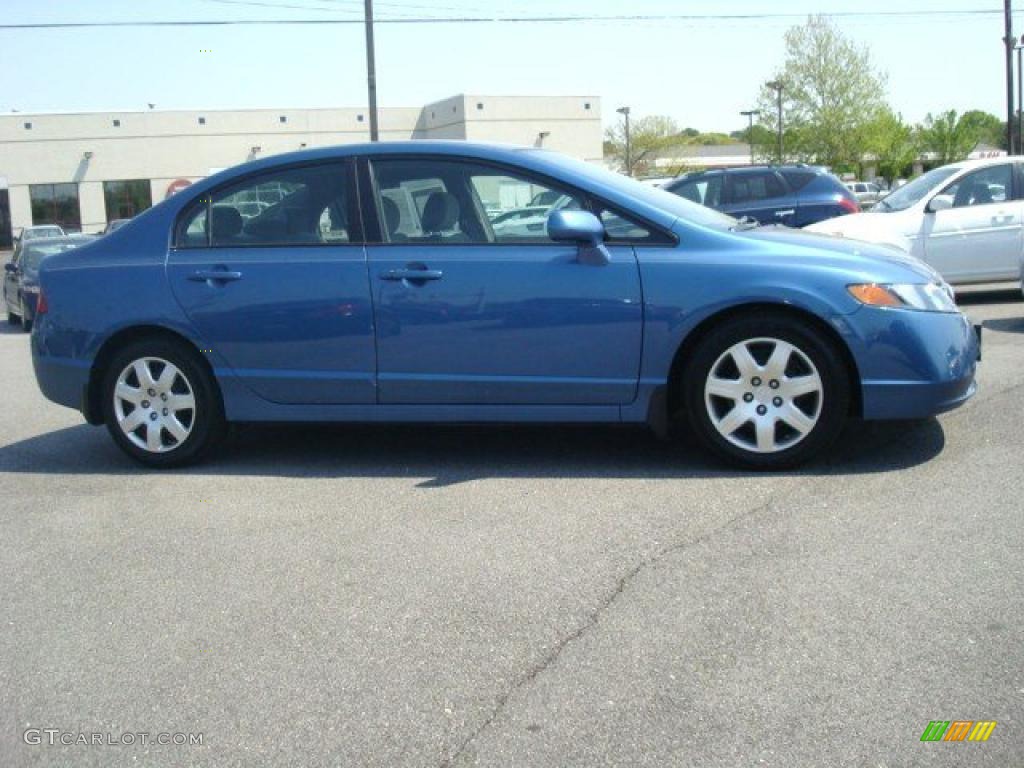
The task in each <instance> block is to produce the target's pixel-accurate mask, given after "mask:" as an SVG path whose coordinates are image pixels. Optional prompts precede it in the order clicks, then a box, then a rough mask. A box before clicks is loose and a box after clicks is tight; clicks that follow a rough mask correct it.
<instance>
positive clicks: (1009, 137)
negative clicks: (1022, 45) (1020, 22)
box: [1003, 0, 1018, 155]
mask: <svg viewBox="0 0 1024 768" xmlns="http://www.w3.org/2000/svg"><path fill="white" fill-rule="evenodd" d="M1011 5H1012V2H1011V0H1003V24H1004V26H1005V27H1006V34H1005V35H1004V36H1003V45H1005V46H1006V149H1007V152H1008V153H1009V154H1011V155H1014V154H1017V153H1018V152H1015V151H1014V146H1013V44H1014V42H1015V40H1014V39H1013V9H1012V8H1011Z"/></svg>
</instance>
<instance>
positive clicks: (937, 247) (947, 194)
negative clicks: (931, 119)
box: [922, 162, 1024, 282]
mask: <svg viewBox="0 0 1024 768" xmlns="http://www.w3.org/2000/svg"><path fill="white" fill-rule="evenodd" d="M1013 177H1014V174H1013V163H1010V162H1006V163H1000V164H998V165H990V166H987V167H985V168H981V169H979V170H977V171H974V172H972V173H968V174H965V175H964V176H961V177H960V178H958V179H957V180H956V181H954V182H953V183H952V184H950V185H949V186H947V187H945V188H944V189H943V190H942V191H941V192H940V193H939V195H937V196H936V197H940V196H942V197H944V198H945V199H946V200H948V201H950V202H951V203H952V207H951V208H947V209H943V210H939V211H935V212H930V213H928V212H926V213H925V214H924V221H923V230H922V234H923V235H924V254H925V260H926V261H927V262H928V263H929V264H931V265H932V266H933V267H935V268H936V269H937V270H938V271H939V272H940V273H941V274H942V276H943V277H945V278H946V279H947V280H950V281H953V282H984V281H987V280H1012V279H1016V277H1017V275H1019V270H1020V258H1021V248H1022V244H1024V241H1022V230H1021V226H1022V220H1024V201H1021V200H1020V199H1015V195H1014V186H1013V185H1014V178H1013Z"/></svg>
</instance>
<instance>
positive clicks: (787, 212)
mask: <svg viewBox="0 0 1024 768" xmlns="http://www.w3.org/2000/svg"><path fill="white" fill-rule="evenodd" d="M794 213H796V209H795V208H790V209H788V210H785V211H776V212H775V218H777V219H784V218H786V217H787V216H792V215H793V214H794Z"/></svg>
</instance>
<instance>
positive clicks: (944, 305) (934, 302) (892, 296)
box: [846, 283, 957, 312]
mask: <svg viewBox="0 0 1024 768" xmlns="http://www.w3.org/2000/svg"><path fill="white" fill-rule="evenodd" d="M846 290H848V291H849V292H850V295H851V296H853V298H855V299H856V300H857V301H859V302H860V303H861V304H868V305H870V306H872V307H893V308H895V309H916V310H919V311H922V312H956V311H957V308H956V302H954V301H953V289H952V288H950V287H949V286H948V285H945V284H943V285H939V284H938V283H923V284H916V283H890V284H880V283H859V284H857V285H848V286H847V287H846Z"/></svg>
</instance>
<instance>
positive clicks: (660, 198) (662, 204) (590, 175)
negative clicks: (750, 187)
mask: <svg viewBox="0 0 1024 768" xmlns="http://www.w3.org/2000/svg"><path fill="white" fill-rule="evenodd" d="M527 151H532V152H544V158H545V159H546V160H549V161H551V160H554V161H555V162H557V163H558V164H559V165H561V166H562V167H563V168H565V169H566V170H568V171H571V172H572V173H574V174H576V175H578V176H583V177H585V178H587V179H590V180H591V181H594V182H596V183H598V184H602V185H604V186H608V187H613V188H614V189H615V190H616V191H618V192H621V193H622V194H623V195H628V196H630V197H632V198H635V199H637V200H639V201H640V202H643V203H646V204H647V205H650V206H653V207H655V208H659V209H661V210H663V211H665V212H666V213H669V214H672V215H674V216H678V217H679V218H680V219H683V220H685V221H689V222H692V223H693V224H697V225H698V226H702V227H708V228H709V229H717V230H722V231H726V230H730V229H732V228H733V227H735V226H736V224H737V221H736V219H734V218H733V217H732V216H727V215H726V214H724V213H719V212H718V211H716V210H714V209H713V208H706V207H704V206H703V205H700V204H699V203H694V202H691V201H690V200H686V199H684V198H682V197H680V196H679V195H675V194H673V193H671V192H667V191H665V190H664V189H662V188H661V187H652V186H651V185H650V184H642V183H640V182H639V181H637V180H636V179H631V178H629V177H627V176H623V175H622V174H619V173H615V172H614V171H609V170H605V169H604V168H601V167H598V166H595V165H593V164H592V163H586V162H584V161H582V160H575V159H573V158H569V157H564V156H558V155H552V154H549V153H548V152H546V151H545V150H527Z"/></svg>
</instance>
